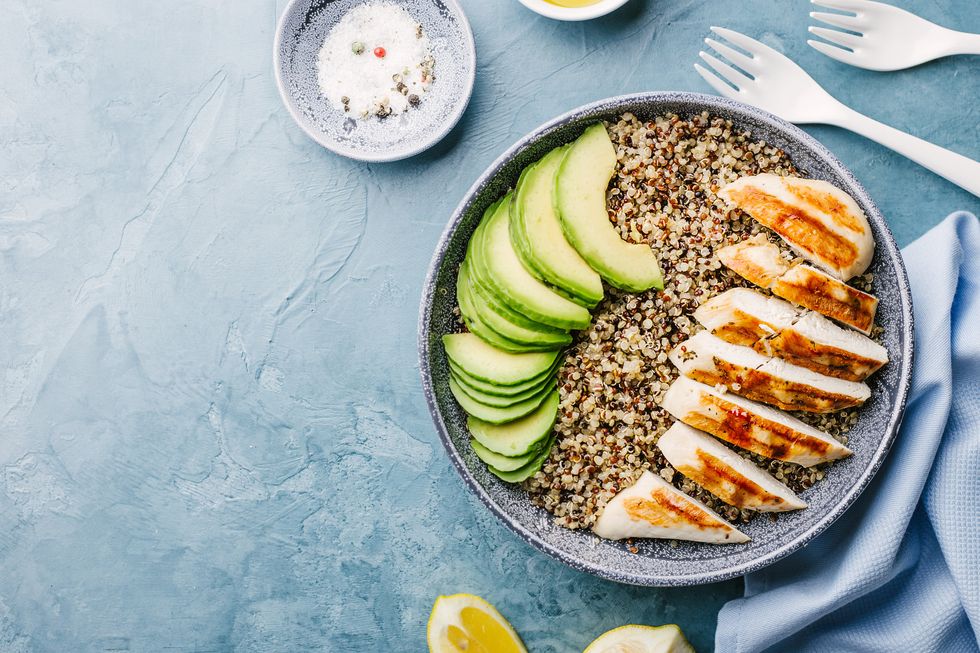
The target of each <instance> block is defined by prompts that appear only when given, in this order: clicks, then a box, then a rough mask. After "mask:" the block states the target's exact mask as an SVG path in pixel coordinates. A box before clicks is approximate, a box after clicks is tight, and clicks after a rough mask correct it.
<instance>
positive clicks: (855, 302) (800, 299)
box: [718, 234, 878, 334]
mask: <svg viewBox="0 0 980 653" xmlns="http://www.w3.org/2000/svg"><path fill="white" fill-rule="evenodd" d="M718 260H720V261H721V262H722V264H723V265H724V266H725V267H727V268H729V269H730V270H732V271H734V272H736V273H737V274H738V275H739V276H742V277H744V278H745V279H747V280H749V281H751V282H752V283H754V284H755V285H757V286H760V287H762V288H768V289H769V290H771V291H772V292H773V294H774V295H776V296H778V297H782V298H783V299H785V300H788V301H790V302H793V303H794V304H797V305H799V306H803V307H805V308H809V309H811V310H814V311H816V312H818V313H820V314H822V315H826V316H827V317H829V318H832V319H834V320H837V321H838V322H841V323H842V324H846V325H847V326H850V327H853V328H855V329H857V330H858V331H861V332H862V333H864V334H868V333H870V332H871V327H872V326H873V325H874V319H875V311H876V310H877V309H878V299H877V298H876V297H875V296H874V295H869V294H868V293H865V292H861V291H860V290H858V289H857V288H854V287H852V286H849V285H847V284H846V283H844V282H843V281H840V280H839V279H835V278H834V277H832V276H830V275H829V274H826V273H824V272H821V271H820V270H817V269H816V268H814V267H811V266H809V265H802V264H801V265H792V264H791V263H790V262H789V261H787V260H786V259H784V258H783V257H782V256H780V254H779V248H778V247H776V245H774V244H772V243H770V242H769V241H768V240H766V237H765V236H763V235H762V234H759V235H758V236H754V237H753V238H750V239H748V240H745V241H742V242H740V243H736V244H735V245H729V246H728V247H722V248H721V249H720V250H718Z"/></svg>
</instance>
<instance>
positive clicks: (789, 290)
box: [769, 265, 878, 335]
mask: <svg viewBox="0 0 980 653" xmlns="http://www.w3.org/2000/svg"><path fill="white" fill-rule="evenodd" d="M769 288H770V289H771V290H772V292H773V294H774V295H778V296H779V297H782V298H783V299H786V300H789V301H791V302H793V303H794V304H799V305H800V306H805V307H806V308H809V309H811V310H814V311H816V312H817V313H820V314H821V315H826V316H827V317H829V318H833V319H835V320H837V321H838V322H840V323H842V324H846V325H847V326H849V327H853V328H855V329H857V330H858V331H860V332H861V333H863V334H865V335H867V334H869V333H871V327H872V326H874V321H875V312H876V311H877V310H878V298H877V297H875V296H874V295H869V294H868V293H866V292H861V291H860V290H858V289H857V288H854V287H853V286H849V285H847V284H846V283H844V282H842V281H838V280H837V279H835V278H833V277H832V276H830V275H828V274H825V273H823V272H821V271H820V270H817V269H816V268H812V267H810V266H809V265H797V266H794V267H793V268H791V269H790V270H789V271H788V272H787V273H786V274H784V275H783V276H781V277H779V278H778V279H776V280H775V281H774V282H773V284H772V285H771V286H770V287H769Z"/></svg>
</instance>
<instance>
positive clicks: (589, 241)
mask: <svg viewBox="0 0 980 653" xmlns="http://www.w3.org/2000/svg"><path fill="white" fill-rule="evenodd" d="M615 169H616V150H615V149H614V148H613V145H612V141H610V140H609V134H608V133H606V128H605V126H604V125H603V124H602V123H598V124H595V125H592V126H591V127H589V128H588V129H586V130H585V132H584V133H583V134H582V135H581V136H579V137H578V140H576V141H575V142H574V143H572V146H571V147H570V148H569V149H568V151H567V152H566V153H565V155H564V157H563V158H562V160H561V164H559V166H558V173H557V174H556V175H555V193H554V202H555V210H556V211H557V213H558V215H559V217H560V218H561V225H562V229H563V230H564V232H565V236H566V237H567V238H568V242H570V243H571V244H572V246H573V247H574V248H575V249H576V250H577V251H578V253H579V254H581V256H582V258H583V259H585V260H586V261H587V262H588V263H589V265H590V266H592V268H593V269H594V270H595V271H596V272H598V273H599V274H600V275H601V276H602V278H603V279H605V280H606V281H608V282H609V283H610V284H612V285H613V286H616V287H617V288H621V289H622V290H626V291H629V292H642V291H644V290H647V289H649V288H659V289H663V287H664V284H663V274H662V273H661V271H660V264H659V263H658V262H657V257H656V255H655V254H654V253H653V250H651V249H650V247H649V246H647V245H640V244H636V243H628V242H626V241H625V240H623V239H622V238H621V237H620V235H619V233H618V232H617V231H616V229H615V227H613V226H612V224H611V223H610V222H609V215H608V214H607V213H606V189H607V188H608V186H609V180H610V179H611V178H612V175H613V172H614V171H615ZM501 206H502V205H501ZM500 209H501V207H498V208H497V210H498V211H499V210H500Z"/></svg>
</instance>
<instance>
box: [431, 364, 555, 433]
mask: <svg viewBox="0 0 980 653" xmlns="http://www.w3.org/2000/svg"><path fill="white" fill-rule="evenodd" d="M449 390H450V391H451V392H452V393H453V396H454V397H455V398H456V401H457V402H459V405H460V406H461V407H462V409H463V410H464V411H466V413H467V414H469V415H472V416H473V417H477V418H479V419H482V420H483V421H484V422H490V423H491V424H504V423H506V422H512V421H514V420H515V419H520V418H521V417H524V416H525V415H527V414H528V413H530V412H532V411H533V410H534V409H535V408H537V407H538V406H540V405H541V402H542V401H544V400H545V399H546V398H547V397H548V394H549V393H551V392H554V393H556V394H557V392H558V391H557V390H554V389H551V388H550V387H549V388H545V389H544V390H542V391H541V393H539V394H536V395H534V396H533V397H531V398H530V399H525V400H524V401H522V402H520V403H516V404H513V405H511V406H507V407H506V408H500V407H497V406H488V405H486V404H484V403H481V402H479V401H477V400H476V399H473V398H472V397H470V396H469V395H468V394H466V392H465V391H463V389H462V388H461V387H460V385H459V383H457V382H456V379H454V378H453V377H452V375H450V377H449Z"/></svg>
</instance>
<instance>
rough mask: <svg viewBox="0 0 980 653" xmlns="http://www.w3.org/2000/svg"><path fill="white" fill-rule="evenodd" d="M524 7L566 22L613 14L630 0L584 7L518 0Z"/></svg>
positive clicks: (542, 0)
mask: <svg viewBox="0 0 980 653" xmlns="http://www.w3.org/2000/svg"><path fill="white" fill-rule="evenodd" d="M518 2H520V3H521V4H522V5H524V6H525V7H527V8H528V9H530V10H531V11H533V12H534V13H536V14H538V15H539V16H544V17H545V18H552V19H554V20H565V21H579V20H592V19H593V18H599V17H600V16H605V15H606V14H611V13H612V12H614V11H616V10H617V9H619V8H620V7H622V6H623V5H625V4H626V3H627V2H629V0H599V1H598V2H596V3H594V4H591V5H585V6H584V7H561V6H559V5H554V4H551V3H549V2H546V1H545V0H518Z"/></svg>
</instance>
